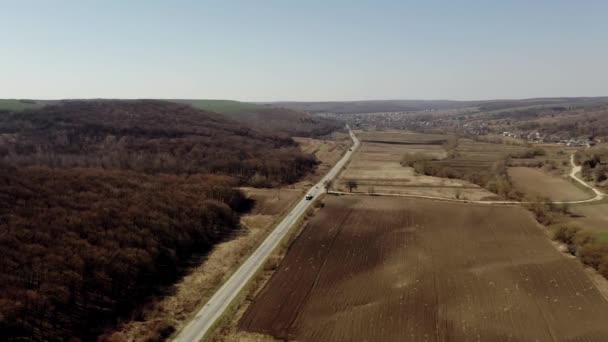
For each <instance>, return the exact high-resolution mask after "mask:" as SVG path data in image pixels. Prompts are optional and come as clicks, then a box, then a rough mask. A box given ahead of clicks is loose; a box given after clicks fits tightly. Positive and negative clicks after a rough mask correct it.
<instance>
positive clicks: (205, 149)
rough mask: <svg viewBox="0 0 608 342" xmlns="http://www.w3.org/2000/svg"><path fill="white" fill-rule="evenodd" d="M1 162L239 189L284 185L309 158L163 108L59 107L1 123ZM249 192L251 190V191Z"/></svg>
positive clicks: (199, 114) (289, 145)
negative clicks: (206, 177)
mask: <svg viewBox="0 0 608 342" xmlns="http://www.w3.org/2000/svg"><path fill="white" fill-rule="evenodd" d="M0 160H2V161H4V162H5V163H8V164H11V165H47V166H51V167H101V168H106V169H128V170H135V171H140V172H146V173H160V172H163V173H221V174H226V175H230V176H233V177H236V178H238V179H239V180H240V182H242V183H251V182H252V179H254V178H253V176H254V175H256V177H255V180H256V182H259V183H263V182H269V183H275V184H276V183H291V182H294V181H296V180H298V179H299V177H301V176H302V175H304V174H305V173H306V172H308V171H309V170H311V169H312V167H313V166H314V164H315V161H314V159H313V157H312V156H309V155H305V154H303V153H302V152H300V151H299V149H298V147H297V145H296V143H295V142H294V141H293V140H292V139H290V138H287V137H279V136H277V135H275V134H271V133H264V132H260V131H256V130H254V129H251V128H248V127H246V126H245V125H243V124H240V123H237V122H235V121H232V120H229V119H227V118H225V117H224V116H222V115H220V114H216V113H212V112H207V111H203V110H200V109H195V108H193V107H191V106H187V105H180V104H175V103H170V102H163V101H153V100H145V101H143V100H142V101H113V100H104V101H66V102H63V103H62V104H61V105H51V106H46V107H43V108H40V109H35V110H26V111H23V112H19V113H9V114H4V115H0ZM252 185H255V184H252Z"/></svg>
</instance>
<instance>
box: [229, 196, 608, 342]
mask: <svg viewBox="0 0 608 342" xmlns="http://www.w3.org/2000/svg"><path fill="white" fill-rule="evenodd" d="M324 202H325V206H324V208H322V209H321V210H320V211H319V212H318V214H317V215H316V216H315V217H314V218H313V219H312V220H311V221H310V222H309V223H308V225H307V226H306V227H305V228H304V230H303V232H302V233H301V234H300V235H299V236H298V238H297V239H296V240H295V241H294V242H293V244H292V245H291V246H290V248H289V250H288V252H287V254H286V256H285V258H284V259H283V261H282V262H281V264H280V265H279V267H278V269H277V270H276V272H275V273H274V274H273V276H272V278H271V279H270V280H269V281H268V282H267V283H266V285H265V287H264V288H263V289H262V291H261V292H260V293H259V294H258V295H257V297H256V298H255V300H254V302H253V304H252V305H250V306H249V308H248V309H247V311H246V312H245V314H244V316H243V317H242V318H241V320H240V323H239V326H240V328H241V329H242V330H244V331H247V332H253V333H260V334H266V335H271V336H273V337H275V338H279V339H290V340H299V341H353V340H357V341H365V340H367V341H607V340H608V324H606V317H608V302H607V301H606V300H605V298H604V297H603V296H602V295H601V293H600V292H599V291H598V290H597V288H596V287H595V285H594V284H593V283H592V281H591V280H590V278H589V276H588V275H587V273H586V272H585V271H584V269H583V267H582V265H581V264H580V263H579V262H578V261H577V260H575V259H572V258H568V257H566V256H565V255H564V254H562V253H560V252H558V251H557V250H556V249H555V248H554V247H553V245H552V244H551V242H550V241H549V239H548V238H547V236H546V234H545V232H543V230H542V228H540V227H539V226H538V225H537V224H536V222H535V221H534V220H533V218H532V216H531V214H530V213H528V212H527V211H525V210H524V209H523V208H520V207H516V206H490V205H473V204H462V203H448V202H438V201H430V200H421V199H416V200H414V199H407V198H395V197H380V196H358V195H355V196H328V197H326V198H325V199H324Z"/></svg>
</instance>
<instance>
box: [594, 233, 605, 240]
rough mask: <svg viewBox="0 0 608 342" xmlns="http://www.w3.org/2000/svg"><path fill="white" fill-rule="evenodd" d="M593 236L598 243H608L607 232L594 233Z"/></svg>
mask: <svg viewBox="0 0 608 342" xmlns="http://www.w3.org/2000/svg"><path fill="white" fill-rule="evenodd" d="M595 236H597V238H598V240H599V241H605V242H608V232H595Z"/></svg>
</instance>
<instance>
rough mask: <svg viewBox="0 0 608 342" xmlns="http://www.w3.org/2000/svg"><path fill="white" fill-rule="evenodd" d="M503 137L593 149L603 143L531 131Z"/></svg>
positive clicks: (511, 133)
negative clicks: (592, 147)
mask: <svg viewBox="0 0 608 342" xmlns="http://www.w3.org/2000/svg"><path fill="white" fill-rule="evenodd" d="M502 136H503V137H511V138H519V139H524V140H527V141H529V142H533V143H554V144H559V145H564V146H568V147H580V146H586V147H591V146H594V145H597V144H598V143H600V142H601V140H600V139H599V138H578V139H574V138H570V139H564V138H563V137H560V136H557V135H542V134H541V133H540V132H539V131H531V132H527V133H519V134H518V133H513V132H502Z"/></svg>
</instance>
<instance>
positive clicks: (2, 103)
mask: <svg viewBox="0 0 608 342" xmlns="http://www.w3.org/2000/svg"><path fill="white" fill-rule="evenodd" d="M44 105H45V104H44V103H42V102H40V101H34V100H2V99H0V112H19V111H22V110H26V109H33V108H39V107H42V106H44Z"/></svg>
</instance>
